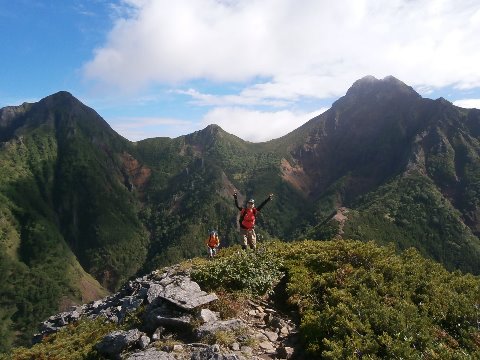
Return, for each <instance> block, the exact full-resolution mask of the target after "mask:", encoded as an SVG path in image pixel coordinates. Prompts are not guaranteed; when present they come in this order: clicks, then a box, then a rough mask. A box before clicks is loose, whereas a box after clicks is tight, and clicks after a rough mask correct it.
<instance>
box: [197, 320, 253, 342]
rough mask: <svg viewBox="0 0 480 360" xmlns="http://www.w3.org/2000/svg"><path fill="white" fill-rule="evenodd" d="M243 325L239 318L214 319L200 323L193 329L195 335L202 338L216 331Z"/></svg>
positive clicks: (234, 328) (231, 329)
mask: <svg viewBox="0 0 480 360" xmlns="http://www.w3.org/2000/svg"><path fill="white" fill-rule="evenodd" d="M242 327H245V324H244V323H243V322H242V321H241V320H239V319H231V320H223V321H215V322H211V323H205V324H203V325H200V326H199V327H198V328H197V329H196V330H195V335H196V336H197V338H199V339H203V338H205V337H206V336H208V335H214V334H215V333H216V332H218V331H233V330H237V329H239V328H242Z"/></svg>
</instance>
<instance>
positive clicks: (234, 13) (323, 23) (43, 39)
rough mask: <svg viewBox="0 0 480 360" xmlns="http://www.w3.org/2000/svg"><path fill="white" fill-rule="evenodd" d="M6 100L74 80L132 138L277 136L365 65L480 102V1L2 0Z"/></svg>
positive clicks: (31, 96) (431, 92)
mask: <svg viewBox="0 0 480 360" xmlns="http://www.w3.org/2000/svg"><path fill="white" fill-rule="evenodd" d="M0 49H1V50H0V51H1V53H0V108H1V107H4V106H11V105H20V104H22V103H23V102H36V101H39V100H40V99H42V98H44V97H46V96H48V95H51V94H53V93H56V92H58V91H62V90H65V91H69V92H70V93H72V94H73V95H74V96H75V97H76V98H78V99H79V100H80V101H82V102H83V103H84V104H86V105H88V106H90V107H91V108H93V109H95V110H96V111H97V112H98V113H99V114H100V115H101V116H102V117H103V118H104V119H105V120H106V121H107V122H108V123H109V124H110V126H111V127H112V128H113V129H114V130H116V131H117V132H118V133H119V134H121V135H122V136H124V137H125V138H127V139H129V140H131V141H138V140H142V139H145V138H152V137H157V136H167V137H172V138H173V137H177V136H181V135H186V134H189V133H192V132H194V131H197V130H201V129H203V128H205V127H206V126H207V125H209V124H218V125H220V126H221V127H222V128H223V129H224V130H225V131H227V132H229V133H232V134H235V135H237V136H239V137H240V138H242V139H244V140H247V141H252V142H261V141H267V140H270V139H273V138H278V137H280V136H282V135H285V134H287V133H288V132H290V131H292V130H294V129H296V128H297V127H299V126H301V125H302V124H303V123H305V122H306V121H308V120H309V119H311V118H313V117H315V116H317V115H319V114H321V113H323V112H324V111H326V110H327V109H328V108H329V107H330V106H331V105H332V103H333V102H334V101H335V100H337V99H338V98H339V97H341V96H343V95H345V93H346V91H347V90H348V88H349V87H350V86H351V85H352V83H353V82H354V81H356V80H358V79H360V78H362V77H364V76H366V75H373V76H375V77H377V78H379V79H382V78H384V77H386V76H388V75H393V76H395V77H396V78H398V79H400V80H401V81H403V82H404V83H406V84H407V85H409V86H412V87H413V88H414V89H415V90H416V91H417V92H418V93H420V94H421V95H422V96H424V97H428V98H432V99H436V98H438V97H444V98H445V99H447V100H449V101H451V102H452V103H454V104H455V105H457V106H461V107H466V108H480V65H479V64H480V1H478V0H390V1H383V0H336V1H328V0H175V1H172V0H168V1H167V0H15V1H11V0H0Z"/></svg>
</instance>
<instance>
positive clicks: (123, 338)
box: [95, 329, 145, 356]
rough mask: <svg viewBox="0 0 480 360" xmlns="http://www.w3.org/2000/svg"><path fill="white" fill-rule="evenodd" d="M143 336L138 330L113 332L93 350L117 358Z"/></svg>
mask: <svg viewBox="0 0 480 360" xmlns="http://www.w3.org/2000/svg"><path fill="white" fill-rule="evenodd" d="M143 335H145V334H144V333H142V332H141V331H139V330H138V329H133V330H129V331H114V332H112V333H110V334H108V335H106V336H105V337H104V338H103V339H102V340H101V341H100V342H99V343H98V344H96V345H95V349H97V351H98V352H100V353H101V354H104V355H107V356H117V355H118V354H120V353H121V352H122V351H123V350H125V349H126V348H128V347H130V346H132V345H133V344H135V343H136V342H137V341H138V340H139V339H140V338H141V337H142V336H143Z"/></svg>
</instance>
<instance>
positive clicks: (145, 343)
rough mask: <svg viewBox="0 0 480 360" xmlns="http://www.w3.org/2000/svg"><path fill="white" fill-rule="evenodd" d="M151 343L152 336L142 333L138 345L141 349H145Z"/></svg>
mask: <svg viewBox="0 0 480 360" xmlns="http://www.w3.org/2000/svg"><path fill="white" fill-rule="evenodd" d="M149 344H150V338H149V337H148V336H147V335H142V336H141V337H140V339H139V340H138V346H139V347H140V349H142V350H144V349H146V348H147V346H148V345H149Z"/></svg>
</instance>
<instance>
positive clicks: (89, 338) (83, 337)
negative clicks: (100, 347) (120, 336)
mask: <svg viewBox="0 0 480 360" xmlns="http://www.w3.org/2000/svg"><path fill="white" fill-rule="evenodd" d="M114 330H115V325H114V324H113V323H109V322H106V321H105V320H104V319H100V318H99V319H96V320H84V321H80V322H79V323H77V324H73V325H69V326H67V327H65V328H64V329H62V330H60V331H59V332H57V333H55V334H52V335H50V336H48V337H47V338H46V339H44V340H43V341H42V342H41V343H39V344H36V345H34V346H32V347H31V348H23V347H21V348H16V349H14V350H13V352H12V353H11V354H9V355H8V357H6V356H7V355H5V357H4V358H2V357H0V359H1V360H7V359H9V360H31V359H35V360H63V359H69V360H81V359H88V360H96V359H98V360H100V359H104V357H102V356H101V355H99V354H98V353H97V351H96V350H95V349H94V348H93V347H94V345H95V344H96V343H97V342H98V341H100V340H101V339H102V338H103V337H104V336H105V335H107V334H108V333H110V332H111V331H114Z"/></svg>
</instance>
